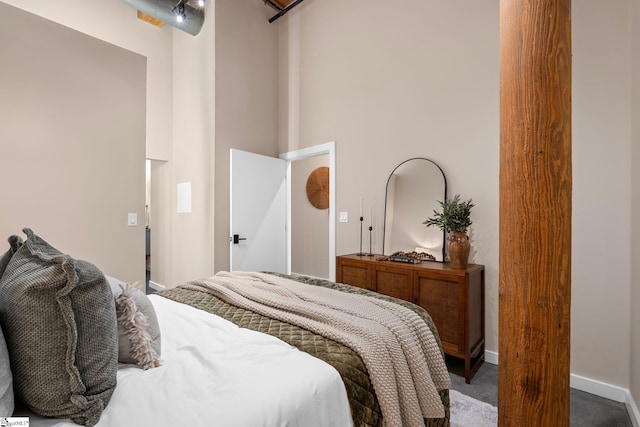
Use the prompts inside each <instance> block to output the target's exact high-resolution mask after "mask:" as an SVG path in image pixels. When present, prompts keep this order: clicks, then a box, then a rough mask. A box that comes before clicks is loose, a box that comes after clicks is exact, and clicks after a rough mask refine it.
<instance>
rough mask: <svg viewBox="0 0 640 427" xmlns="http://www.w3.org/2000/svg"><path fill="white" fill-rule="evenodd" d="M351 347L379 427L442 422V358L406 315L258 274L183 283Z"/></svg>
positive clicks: (373, 301)
mask: <svg viewBox="0 0 640 427" xmlns="http://www.w3.org/2000/svg"><path fill="white" fill-rule="evenodd" d="M181 287H183V288H186V289H193V290H198V291H205V292H208V293H210V294H212V295H215V296H216V297H218V298H220V299H222V300H223V301H225V302H227V303H230V304H233V305H236V306H238V307H241V308H244V309H247V310H251V311H253V312H256V313H259V314H261V315H264V316H267V317H270V318H273V319H277V320H280V321H283V322H287V323H291V324H294V325H297V326H299V327H302V328H304V329H307V330H309V331H312V332H314V333H316V334H319V335H322V336H324V337H326V338H329V339H332V340H334V341H337V342H339V343H341V344H343V345H346V346H348V347H351V348H352V349H353V350H354V351H356V352H357V353H358V354H359V355H360V357H361V358H362V360H363V361H364V363H365V365H366V366H367V370H368V372H369V376H370V378H371V383H372V385H373V387H374V389H375V391H376V395H377V397H378V401H379V403H380V409H381V410H382V415H383V419H384V426H385V427H391V426H399V427H413V426H424V420H423V418H442V417H444V407H443V405H442V402H441V400H440V396H439V395H438V390H442V389H448V388H450V387H451V381H450V378H449V374H448V372H447V367H446V365H445V363H444V360H443V357H442V353H441V352H440V349H439V348H438V345H437V343H436V341H435V339H434V337H433V334H432V333H431V330H430V329H429V327H428V326H427V325H426V324H425V323H424V321H423V320H422V319H421V318H420V316H418V315H417V314H415V313H414V312H412V311H411V310H409V309H407V308H405V307H402V306H400V305H398V304H394V303H391V302H388V301H384V300H380V299H377V298H373V297H369V296H363V295H353V294H349V293H345V292H340V291H336V290H333V289H329V288H323V287H320V286H313V285H306V284H303V283H299V282H296V281H293V280H289V279H285V278H281V277H277V276H274V275H270V274H263V273H249V272H234V273H229V272H220V273H218V274H216V275H215V276H212V277H210V278H208V279H204V280H195V281H192V282H189V283H186V284H184V285H182V286H181Z"/></svg>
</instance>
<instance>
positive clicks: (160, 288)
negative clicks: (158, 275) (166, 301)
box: [149, 280, 166, 291]
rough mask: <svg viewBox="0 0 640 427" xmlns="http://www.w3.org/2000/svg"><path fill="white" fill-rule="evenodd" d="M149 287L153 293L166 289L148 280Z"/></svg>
mask: <svg viewBox="0 0 640 427" xmlns="http://www.w3.org/2000/svg"><path fill="white" fill-rule="evenodd" d="M149 287H150V288H151V289H153V290H155V291H164V290H165V289H166V288H165V287H164V286H162V285H161V284H160V283H156V282H154V281H153V280H149Z"/></svg>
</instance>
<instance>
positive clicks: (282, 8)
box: [261, 0, 303, 23]
mask: <svg viewBox="0 0 640 427" xmlns="http://www.w3.org/2000/svg"><path fill="white" fill-rule="evenodd" d="M261 1H262V2H263V3H264V4H266V5H269V6H271V7H272V8H273V9H274V10H275V11H276V14H275V15H274V16H273V17H272V18H271V19H269V23H271V22H273V21H275V20H276V19H278V18H280V17H281V16H282V15H284V14H285V13H287V12H288V11H289V10H291V9H293V8H294V7H296V6H297V5H298V4H300V3H302V1H303V0H261Z"/></svg>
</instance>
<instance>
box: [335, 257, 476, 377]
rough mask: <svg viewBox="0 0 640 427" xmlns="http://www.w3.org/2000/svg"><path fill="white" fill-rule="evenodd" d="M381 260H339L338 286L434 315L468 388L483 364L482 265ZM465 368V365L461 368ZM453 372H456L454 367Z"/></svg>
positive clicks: (337, 262) (448, 351)
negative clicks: (391, 299) (362, 290)
mask: <svg viewBox="0 0 640 427" xmlns="http://www.w3.org/2000/svg"><path fill="white" fill-rule="evenodd" d="M380 257H381V255H373V256H368V255H365V256H359V255H355V254H353V255H342V256H338V257H336V276H337V277H336V281H337V282H339V283H346V284H349V285H353V286H358V287H360V288H365V289H369V290H372V291H376V292H380V293H381V294H385V295H389V296H392V297H395V298H399V299H402V300H405V301H410V302H413V303H414V304H417V305H419V306H421V307H422V308H424V309H425V310H427V311H428V312H429V314H430V315H431V318H432V319H433V321H434V323H435V325H436V327H437V328H438V334H439V335H440V340H441V341H442V348H443V349H444V352H445V354H446V355H447V356H448V360H450V359H452V358H453V359H454V360H450V361H449V362H448V363H447V364H448V365H449V366H450V368H451V366H452V365H455V363H453V362H454V361H455V360H458V361H459V362H461V363H460V364H461V365H462V363H463V364H464V367H463V369H464V378H465V381H466V382H467V383H470V382H471V378H472V377H473V375H474V374H475V373H476V371H477V370H478V368H479V367H480V365H481V364H482V362H483V361H484V266H483V265H478V264H469V266H468V268H467V269H466V270H462V269H455V268H451V267H450V266H449V263H439V262H423V263H420V264H404V263H399V262H391V261H378V260H377V258H380ZM461 368H462V366H461ZM452 369H454V370H455V368H452Z"/></svg>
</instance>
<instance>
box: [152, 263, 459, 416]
mask: <svg viewBox="0 0 640 427" xmlns="http://www.w3.org/2000/svg"><path fill="white" fill-rule="evenodd" d="M274 274H275V273H274ZM280 276H282V277H287V278H290V279H293V280H297V281H299V282H303V283H307V284H310V285H316V286H325V287H330V288H333V289H338V290H340V291H343V292H349V293H356V294H366V295H372V296H374V297H376V298H381V299H386V300H390V301H393V302H396V303H398V304H402V305H403V306H406V307H408V308H410V309H411V310H413V311H414V312H416V313H417V314H418V315H420V316H421V317H422V318H423V319H424V320H425V322H426V323H427V325H428V326H429V328H430V329H431V330H432V331H433V332H434V336H436V339H438V338H437V331H436V328H435V326H434V324H433V321H432V320H431V317H430V316H429V315H428V314H427V312H426V311H424V310H423V309H422V308H420V307H418V306H415V305H413V304H410V303H408V302H405V301H401V300H397V299H395V298H391V297H387V296H384V295H380V294H377V293H375V292H371V291H368V290H365V289H360V288H356V287H353V286H348V285H342V284H339V283H334V282H329V281H326V280H320V279H310V278H306V277H299V276H285V275H280ZM157 295H161V296H163V297H165V298H169V299H172V300H174V301H177V302H180V303H184V304H189V305H191V306H193V307H196V308H198V309H201V310H204V311H208V312H210V313H213V314H216V315H217V316H220V317H222V318H224V319H226V320H228V321H230V322H232V323H235V324H236V325H238V326H240V327H242V328H248V329H253V330H255V331H259V332H263V333H266V334H269V335H272V336H274V337H276V338H279V339H281V340H282V341H285V342H286V343H288V344H290V345H293V346H295V347H297V348H298V349H299V350H301V351H304V352H307V353H309V354H311V355H312V356H314V357H317V358H319V359H321V360H323V361H325V362H326V363H328V364H330V365H331V366H333V367H334V368H335V369H336V370H337V371H338V372H339V373H340V376H341V377H342V380H343V382H344V384H345V388H346V391H347V397H348V399H349V405H350V407H351V414H352V417H353V422H354V426H356V427H378V426H382V414H381V411H380V406H379V404H378V399H377V398H376V395H375V392H374V390H373V387H372V385H371V382H370V379H369V375H368V373H367V369H366V367H365V364H364V362H363V361H362V359H361V358H360V356H359V355H358V354H357V353H356V352H355V351H353V350H352V349H350V348H348V347H346V346H344V345H342V344H340V343H337V342H335V341H333V340H331V339H328V338H325V337H322V336H320V335H317V334H314V333H312V332H310V331H308V330H306V329H302V328H299V327H297V326H295V325H291V324H289V323H285V322H281V321H278V320H274V319H270V318H268V317H265V316H262V315H260V314H257V313H254V312H251V311H248V310H244V309H241V308H238V307H235V306H232V305H230V304H227V303H226V302H224V301H222V300H220V299H218V298H216V297H214V296H213V295H211V294H208V293H204V292H198V291H192V290H188V289H181V288H175V289H169V290H165V291H162V292H158V293H157ZM438 342H439V341H438ZM440 397H441V398H442V402H443V403H444V407H445V413H446V417H445V418H441V419H428V420H425V426H427V427H448V426H449V391H448V390H442V391H440Z"/></svg>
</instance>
